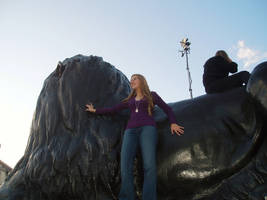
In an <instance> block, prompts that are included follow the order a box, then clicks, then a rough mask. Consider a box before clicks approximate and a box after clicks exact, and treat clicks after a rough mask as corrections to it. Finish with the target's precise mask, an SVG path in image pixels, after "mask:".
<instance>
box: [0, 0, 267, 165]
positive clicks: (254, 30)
mask: <svg viewBox="0 0 267 200" xmlns="http://www.w3.org/2000/svg"><path fill="white" fill-rule="evenodd" d="M266 9H267V1H265V0H256V1H247V0H243V1H241V0H236V1H230V0H229V1H215V0H213V1H211V0H208V1H192V0H191V1H190V0H187V1H180V0H167V1H163V0H161V1H160V0H154V1H152V0H143V1H140V0H137V1H130V0H128V1H126V0H124V1H122V0H112V1H108V0H105V1H102V0H97V1H96V0H95V1H91V0H87V1H85V0H84V1H82V0H76V1H51V0H47V1H38V0H35V1H33V0H31V1H26V0H25V1H18V0H17V1H16V0H14V1H8V0H0V58H1V59H0V60H1V62H0V92H1V98H0V110H1V114H0V122H1V132H0V144H1V148H0V159H1V160H2V161H4V162H6V163H7V164H9V165H10V166H11V167H13V166H14V165H15V164H16V162H17V161H18V160H19V159H20V157H21V156H22V155H23V152H24V150H25V146H26V143H27V139H28V136H29V131H30V126H31V120H32V116H33V112H34V110H35V106H36V102H37V98H38V95H39V93H40V91H41V88H42V84H43V81H44V79H45V78H46V77H47V76H48V75H49V74H50V73H51V72H52V71H53V70H54V69H55V68H56V65H57V62H58V61H62V60H64V59H65V58H67V57H72V56H74V55H77V54H84V55H97V56H101V57H103V59H104V60H105V61H107V62H110V63H111V64H112V65H114V66H115V67H117V68H118V69H119V70H121V71H122V72H123V73H125V75H126V76H127V77H128V78H130V76H131V74H133V73H141V74H143V75H144V76H145V77H146V78H147V81H148V84H149V86H150V89H151V90H155V91H157V92H158V94H159V95H160V96H161V97H162V98H163V99H164V100H165V101H166V102H167V103H170V102H175V101H181V100H184V99H187V98H189V92H188V79H187V72H186V69H185V68H186V66H185V58H181V55H180V54H179V52H178V51H179V50H180V49H181V47H180V43H179V41H180V40H181V39H182V38H184V37H188V38H189V40H190V41H191V42H192V44H191V53H190V55H189V67H190V70H191V76H192V79H193V85H192V88H193V96H194V97H196V96H200V95H203V94H204V88H203V86H202V73H203V64H204V62H205V61H206V60H207V59H208V58H209V57H211V56H213V55H214V54H215V52H216V51H217V50H218V49H224V50H226V51H227V52H228V53H229V55H230V57H231V58H232V59H233V60H234V61H236V62H237V63H238V64H239V71H241V70H248V71H252V70H253V68H254V67H255V66H256V65H257V64H258V63H260V62H262V61H264V60H267V40H266V35H267V28H266V27H267V26H266V22H265V21H264V19H266V18H267V14H266Z"/></svg>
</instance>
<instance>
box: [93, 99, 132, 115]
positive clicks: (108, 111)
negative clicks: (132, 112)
mask: <svg viewBox="0 0 267 200" xmlns="http://www.w3.org/2000/svg"><path fill="white" fill-rule="evenodd" d="M125 108H128V102H120V103H119V104H117V105H115V106H112V107H108V108H96V109H95V113H96V114H115V113H117V112H119V111H121V110H123V109H125Z"/></svg>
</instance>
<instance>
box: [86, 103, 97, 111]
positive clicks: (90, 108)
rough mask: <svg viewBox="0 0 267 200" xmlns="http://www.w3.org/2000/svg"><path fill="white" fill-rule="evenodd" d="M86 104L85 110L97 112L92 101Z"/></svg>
mask: <svg viewBox="0 0 267 200" xmlns="http://www.w3.org/2000/svg"><path fill="white" fill-rule="evenodd" d="M85 106H86V109H85V111H89V112H95V109H94V106H93V104H92V103H90V104H86V105H85Z"/></svg>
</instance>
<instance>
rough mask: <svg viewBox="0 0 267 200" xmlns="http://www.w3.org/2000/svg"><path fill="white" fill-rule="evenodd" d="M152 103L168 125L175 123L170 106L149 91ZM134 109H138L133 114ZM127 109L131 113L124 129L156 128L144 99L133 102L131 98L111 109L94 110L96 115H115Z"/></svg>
mask: <svg viewBox="0 0 267 200" xmlns="http://www.w3.org/2000/svg"><path fill="white" fill-rule="evenodd" d="M151 95H152V99H153V103H154V104H155V105H158V106H159V107H160V108H161V109H162V110H163V111H164V112H165V113H166V114H167V116H168V118H169V121H170V123H176V124H177V122H176V118H175V116H174V113H173V111H172V109H171V107H170V106H168V105H167V104H166V103H165V102H164V101H163V100H162V99H161V97H160V96H159V95H158V94H157V93H156V92H155V91H151ZM136 107H138V112H135V110H136ZM126 108H129V109H130V111H131V116H130V119H129V121H128V123H127V126H126V129H128V128H135V127H139V126H145V125H152V126H156V122H155V120H154V118H153V115H152V116H150V115H149V114H148V101H147V100H146V98H145V97H144V98H143V99H140V100H135V97H132V98H130V99H129V100H128V102H121V103H119V104H117V105H115V106H113V107H109V108H96V111H95V113H96V114H115V113H117V112H119V111H121V110H123V109H126Z"/></svg>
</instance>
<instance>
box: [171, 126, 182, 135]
mask: <svg viewBox="0 0 267 200" xmlns="http://www.w3.org/2000/svg"><path fill="white" fill-rule="evenodd" d="M183 129H184V127H182V126H179V125H178V124H175V123H172V124H171V132H172V134H174V132H175V133H176V134H177V135H179V136H180V135H182V134H184V130H183Z"/></svg>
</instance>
